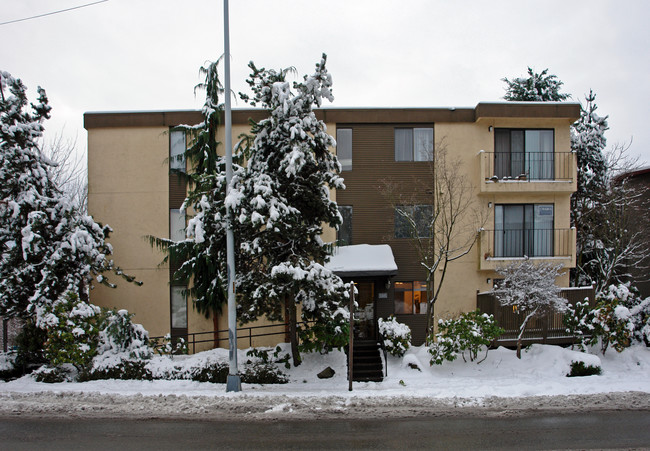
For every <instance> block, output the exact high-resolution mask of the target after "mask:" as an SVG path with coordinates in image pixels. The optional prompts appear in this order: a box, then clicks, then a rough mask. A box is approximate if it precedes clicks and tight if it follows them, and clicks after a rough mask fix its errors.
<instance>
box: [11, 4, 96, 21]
mask: <svg viewBox="0 0 650 451" xmlns="http://www.w3.org/2000/svg"><path fill="white" fill-rule="evenodd" d="M107 1H108V0H99V1H97V2H92V3H86V4H85V5H80V6H74V7H72V8H67V9H60V10H58V11H52V12H51V13H45V14H39V15H38V16H31V17H25V18H24V19H16V20H10V21H8V22H0V26H1V25H8V24H10V23H16V22H23V21H25V20H30V19H37V18H39V17H45V16H51V15H53V14H59V13H64V12H66V11H72V10H73V9H79V8H85V7H86V6H92V5H96V4H98V3H104V2H107Z"/></svg>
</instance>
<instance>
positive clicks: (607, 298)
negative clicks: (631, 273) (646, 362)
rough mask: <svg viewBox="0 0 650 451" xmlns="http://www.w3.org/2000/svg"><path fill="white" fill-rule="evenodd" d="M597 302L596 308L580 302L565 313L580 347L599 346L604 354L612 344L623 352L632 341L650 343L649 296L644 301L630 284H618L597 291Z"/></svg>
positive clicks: (584, 349)
mask: <svg viewBox="0 0 650 451" xmlns="http://www.w3.org/2000/svg"><path fill="white" fill-rule="evenodd" d="M596 302H597V304H596V308H595V309H589V305H588V303H587V302H578V303H576V305H575V306H569V308H568V310H567V312H566V314H565V317H564V324H565V326H566V331H567V333H569V334H571V335H572V336H573V337H574V338H575V339H576V341H577V344H578V348H579V349H580V350H582V351H586V348H587V346H600V351H601V352H602V353H603V355H604V354H605V352H607V349H608V348H609V347H610V346H611V347H613V348H614V349H616V351H617V352H621V351H623V349H625V348H627V347H628V346H630V344H631V342H632V340H637V341H639V342H645V343H646V345H648V344H649V343H650V339H649V337H650V298H648V299H646V300H643V301H642V300H641V299H640V298H639V297H638V296H636V294H635V290H633V289H630V287H629V284H619V285H610V286H609V287H608V288H607V290H606V291H603V292H600V293H598V295H597V297H596Z"/></svg>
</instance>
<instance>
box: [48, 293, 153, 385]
mask: <svg viewBox="0 0 650 451" xmlns="http://www.w3.org/2000/svg"><path fill="white" fill-rule="evenodd" d="M132 316H133V315H131V314H129V312H127V311H126V310H102V309H100V308H99V307H97V306H96V305H93V304H90V303H88V302H84V301H81V300H79V298H78V297H77V295H76V294H75V293H72V292H69V293H68V294H67V295H66V296H65V297H64V298H62V299H60V300H58V301H57V302H54V303H52V304H45V305H44V306H42V307H39V308H38V309H37V312H36V318H37V321H36V326H37V327H38V328H39V329H41V330H43V331H44V332H45V340H44V345H43V351H44V357H45V360H46V361H47V362H48V363H49V364H50V365H51V366H53V367H57V366H60V365H65V364H71V365H73V366H74V367H75V368H76V369H77V371H79V372H81V373H85V372H87V371H88V370H89V369H90V368H91V367H94V368H96V369H100V368H103V367H105V366H107V365H108V366H115V365H116V364H117V363H119V362H122V361H128V360H135V361H137V360H142V359H145V360H146V359H150V358H151V357H152V355H153V350H152V348H151V347H150V346H149V343H148V342H149V334H148V332H147V331H146V330H145V329H144V328H143V327H142V325H140V324H134V323H133V322H132V321H131V317H132ZM103 362H108V363H107V364H106V365H105V364H103ZM48 377H49V376H48ZM65 377H66V378H67V377H68V375H66V376H65Z"/></svg>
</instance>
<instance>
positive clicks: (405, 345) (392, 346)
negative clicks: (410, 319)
mask: <svg viewBox="0 0 650 451" xmlns="http://www.w3.org/2000/svg"><path fill="white" fill-rule="evenodd" d="M378 323H379V333H380V334H381V336H382V337H383V339H384V346H385V347H386V351H388V352H389V353H390V355H394V356H396V357H402V356H403V355H404V354H405V353H406V351H408V349H409V348H410V347H411V328H410V327H409V326H407V325H406V324H402V323H399V322H397V320H396V319H395V317H394V316H390V317H389V318H388V319H383V318H379V320H378Z"/></svg>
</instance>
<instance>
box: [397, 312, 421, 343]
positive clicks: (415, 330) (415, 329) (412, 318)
mask: <svg viewBox="0 0 650 451" xmlns="http://www.w3.org/2000/svg"><path fill="white" fill-rule="evenodd" d="M395 319H397V321H399V322H400V323H403V324H406V325H407V326H409V327H410V328H411V344H412V345H413V346H420V345H421V344H423V343H424V342H425V341H426V339H427V315H395Z"/></svg>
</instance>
